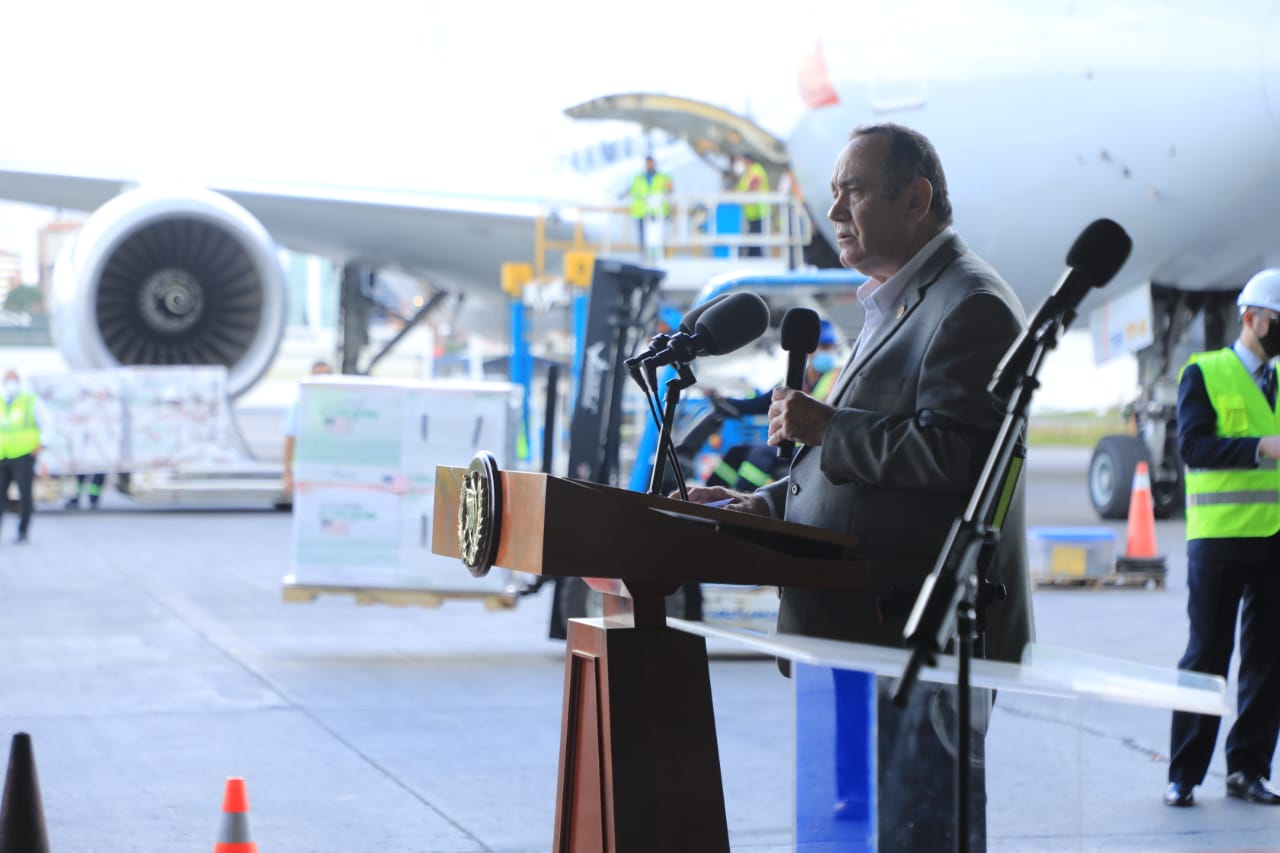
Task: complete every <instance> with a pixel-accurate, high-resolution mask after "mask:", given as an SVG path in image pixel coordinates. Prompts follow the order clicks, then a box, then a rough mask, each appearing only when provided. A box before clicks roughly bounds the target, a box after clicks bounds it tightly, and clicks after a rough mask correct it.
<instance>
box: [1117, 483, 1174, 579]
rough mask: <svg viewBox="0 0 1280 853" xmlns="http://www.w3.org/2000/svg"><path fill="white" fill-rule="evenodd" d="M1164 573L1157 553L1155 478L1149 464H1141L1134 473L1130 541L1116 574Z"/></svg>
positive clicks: (1162, 562) (1130, 503) (1130, 506)
mask: <svg viewBox="0 0 1280 853" xmlns="http://www.w3.org/2000/svg"><path fill="white" fill-rule="evenodd" d="M1164 570H1165V565H1164V557H1162V556H1160V555H1158V554H1157V553H1156V511H1155V505H1154V504H1153V503H1152V500H1151V475H1150V474H1149V473H1148V472H1147V463H1146V462H1139V463H1138V466H1137V468H1135V469H1134V472H1133V492H1132V494H1131V495H1130V496H1129V541H1128V544H1127V545H1126V547H1125V552H1124V556H1122V557H1120V558H1119V559H1117V560H1116V571H1118V572H1144V573H1148V574H1162V573H1163V572H1164Z"/></svg>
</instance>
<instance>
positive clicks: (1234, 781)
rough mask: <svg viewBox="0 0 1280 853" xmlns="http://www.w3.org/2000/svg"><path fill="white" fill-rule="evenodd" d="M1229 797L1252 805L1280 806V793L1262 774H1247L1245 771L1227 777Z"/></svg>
mask: <svg viewBox="0 0 1280 853" xmlns="http://www.w3.org/2000/svg"><path fill="white" fill-rule="evenodd" d="M1227 796H1228V797H1236V798H1238V799H1241V800H1246V801H1248V802H1250V803H1262V804H1263V805H1267V806H1280V791H1277V790H1276V789H1275V788H1273V787H1271V785H1270V784H1269V783H1268V782H1267V780H1266V779H1263V778H1262V776H1261V775H1260V774H1257V773H1246V772H1244V771H1243V770H1237V771H1236V772H1234V773H1232V774H1231V775H1230V776H1228V777H1227Z"/></svg>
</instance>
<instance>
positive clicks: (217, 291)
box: [52, 189, 286, 397]
mask: <svg viewBox="0 0 1280 853" xmlns="http://www.w3.org/2000/svg"><path fill="white" fill-rule="evenodd" d="M52 309H53V310H52V314H53V318H52V319H53V333H54V338H55V340H56V341H57V344H58V348H59V349H60V350H61V352H62V354H63V357H64V358H65V359H66V360H67V363H68V364H70V365H71V366H72V367H73V368H103V367H120V366H128V365H179V364H192V365H214V364H221V365H225V366H226V368H227V390H228V392H229V393H230V394H231V396H233V397H234V396H237V395H239V394H241V393H243V392H244V391H247V390H248V389H249V388H250V387H252V386H253V384H254V383H255V382H256V381H257V380H258V379H259V378H260V377H261V376H262V374H263V373H264V372H265V371H266V369H267V367H268V366H269V365H270V364H271V360H272V359H273V358H274V356H275V352H276V349H277V348H278V347H279V345H280V340H281V338H282V337H283V334H284V323H285V316H286V289H285V280H284V273H283V271H282V269H281V267H280V263H279V260H278V259H277V256H276V247H275V245H274V243H273V242H272V240H271V237H270V236H269V235H268V234H267V231H266V229H265V228H263V227H262V225H261V224H260V223H259V222H258V221H257V220H256V219H254V218H253V217H252V216H250V215H249V213H248V211H246V210H245V209H244V208H242V207H241V206H240V205H238V204H236V203H235V202H233V201H231V200H230V199H228V198H226V197H225V196H221V195H218V194H217V193H213V192H209V191H207V190H203V189H196V190H182V191H180V192H171V191H161V190H149V189H137V190H131V191H129V192H126V193H124V194H122V195H120V196H117V197H116V198H114V199H112V200H111V201H109V202H108V203H107V204H105V205H103V206H102V207H100V208H99V209H98V210H97V211H96V212H94V214H93V215H92V216H90V217H89V220H88V221H87V222H86V223H85V225H84V227H83V228H82V229H81V231H80V233H79V234H78V235H77V236H76V238H75V239H74V241H72V242H71V243H70V244H69V245H67V246H66V247H65V248H64V249H63V251H62V253H61V255H60V256H59V258H58V262H57V264H56V266H55V267H54V275H53V306H52Z"/></svg>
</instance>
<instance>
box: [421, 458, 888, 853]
mask: <svg viewBox="0 0 1280 853" xmlns="http://www.w3.org/2000/svg"><path fill="white" fill-rule="evenodd" d="M472 467H473V470H474V469H475V467H476V466H475V465H474V464H473V466H472ZM466 476H467V469H465V468H446V467H439V468H437V469H436V489H435V511H434V516H433V518H434V521H433V527H432V551H434V552H435V553H437V554H444V555H452V556H458V555H459V553H460V545H459V524H458V508H459V504H460V503H462V502H465V501H466V500H467V497H466V496H465V494H464V491H465V490H464V478H465V477H466ZM492 477H493V479H494V480H495V481H496V482H495V485H496V491H497V493H498V494H500V495H501V500H500V502H498V504H497V505H496V511H495V512H493V513H492V516H493V517H492V519H490V522H491V524H492V531H493V532H495V533H496V535H497V541H496V548H495V550H494V551H493V553H492V564H493V565H496V566H501V567H503V568H508V569H516V570H518V571H522V572H528V573H531V574H536V575H547V576H553V577H580V578H583V579H584V580H586V582H587V583H588V584H590V585H591V587H592V588H594V589H596V590H599V591H600V592H602V593H604V618H603V619H574V620H572V621H571V622H570V624H569V632H568V638H567V645H566V648H565V684H564V711H563V716H562V719H561V728H560V770H559V780H558V783H557V791H556V822H555V841H554V845H553V848H552V849H553V850H555V851H557V853H577V851H615V852H616V853H627V851H637V853H639V851H643V853H650V852H651V851H655V850H661V851H686V850H687V851H698V853H710V851H728V850H729V831H728V826H727V823H726V820H725V809H724V790H723V786H722V783H721V777H720V756H719V751H718V748H717V745H716V730H715V715H714V711H713V707H712V701H711V682H710V677H709V672H708V666H707V646H706V640H705V639H704V638H702V637H699V636H695V635H692V634H687V633H685V632H682V631H677V630H675V629H673V628H669V627H668V626H667V624H666V610H665V601H664V599H665V597H666V596H667V595H669V594H670V593H672V592H674V591H675V590H676V589H677V588H678V587H679V586H680V585H681V584H683V583H686V582H690V581H697V582H705V583H730V584H744V585H755V584H761V585H777V586H781V585H784V584H787V585H794V586H806V587H816V588H825V589H845V590H856V589H861V588H864V587H865V586H866V583H867V576H866V569H865V568H864V567H863V566H862V565H860V564H859V563H858V562H857V561H856V560H855V559H854V552H853V545H854V538H853V537H851V536H848V535H845V534H840V533H834V532H832V531H828V530H823V529H820V528H815V527H806V526H803V525H798V524H789V523H787V522H782V521H778V520H776V519H770V518H763V517H760V516H752V515H747V514H745V513H738V512H732V511H729V510H723V509H717V508H713V507H707V506H701V505H698V504H690V503H686V502H683V501H677V500H670V499H668V498H664V497H657V496H653V495H646V494H641V493H638V492H629V491H625V490H622V489H614V488H610V487H608V486H602V485H599V484H596V483H589V482H583V481H579V480H567V479H563V478H558V477H551V476H548V475H546V474H535V473H525V472H517V471H501V472H498V471H497V470H496V468H494V469H493V474H492ZM473 497H474V495H473ZM473 502H474V501H473ZM484 570H487V568H486V569H484ZM473 571H476V570H475V569H473Z"/></svg>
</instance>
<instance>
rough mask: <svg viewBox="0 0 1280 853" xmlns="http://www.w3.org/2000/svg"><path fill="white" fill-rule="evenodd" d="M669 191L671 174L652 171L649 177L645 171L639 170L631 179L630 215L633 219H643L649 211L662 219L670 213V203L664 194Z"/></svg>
mask: <svg viewBox="0 0 1280 853" xmlns="http://www.w3.org/2000/svg"><path fill="white" fill-rule="evenodd" d="M670 192H671V176H670V175H668V174H667V173H665V172H654V173H653V179H652V180H650V179H649V175H648V173H647V172H641V173H640V174H638V175H636V176H635V179H634V180H632V181H631V216H632V218H633V219H644V218H645V216H647V215H649V214H650V213H654V214H658V215H660V216H662V218H663V219H665V218H667V216H668V215H670V213H671V205H669V204H667V201H666V196H667V194H668V193H670Z"/></svg>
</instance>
